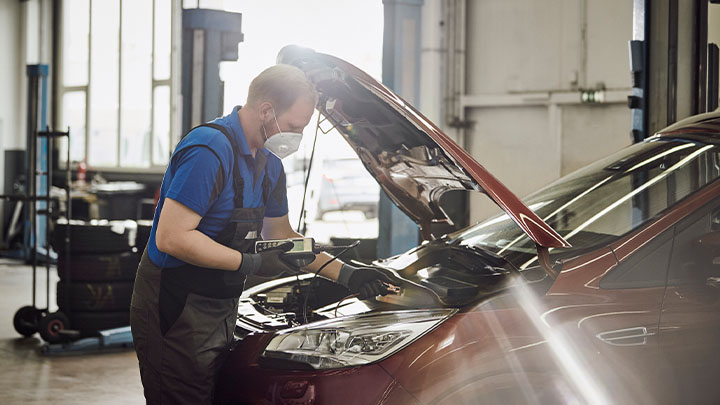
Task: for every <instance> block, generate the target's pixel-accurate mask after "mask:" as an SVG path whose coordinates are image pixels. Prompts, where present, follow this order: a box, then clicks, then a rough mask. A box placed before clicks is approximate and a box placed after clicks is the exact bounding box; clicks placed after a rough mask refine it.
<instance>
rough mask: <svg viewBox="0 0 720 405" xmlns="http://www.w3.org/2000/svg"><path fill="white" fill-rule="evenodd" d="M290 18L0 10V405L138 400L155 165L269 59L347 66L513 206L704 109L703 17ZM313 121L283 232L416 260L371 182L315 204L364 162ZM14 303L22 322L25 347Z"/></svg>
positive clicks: (179, 7)
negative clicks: (446, 142)
mask: <svg viewBox="0 0 720 405" xmlns="http://www.w3.org/2000/svg"><path fill="white" fill-rule="evenodd" d="M302 3H306V2H295V1H292V0H248V1H231V0H194V1H193V0H152V1H148V0H135V1H133V0H2V1H1V2H0V49H2V50H3V51H4V52H3V53H4V54H5V55H6V56H5V57H3V58H2V59H0V88H2V89H4V93H5V95H4V96H3V97H1V98H0V167H2V169H3V175H2V176H0V194H2V197H3V198H2V199H0V213H2V215H0V229H1V230H2V235H1V238H0V249H1V250H0V280H1V281H0V359H1V360H0V362H1V363H2V364H3V367H1V368H0V388H1V389H0V403H4V404H13V403H60V404H71V403H72V404H77V403H98V402H100V403H118V404H120V403H127V404H134V403H142V402H143V401H144V397H143V387H142V384H141V381H140V375H139V371H138V366H137V358H136V355H135V352H134V350H133V349H132V340H131V339H130V336H129V330H127V328H125V327H126V326H127V325H128V315H127V310H129V297H130V293H131V291H132V280H133V277H134V273H133V272H132V269H133V268H134V267H133V266H136V265H137V260H138V259H139V256H138V252H140V253H141V252H142V250H143V249H144V246H145V244H146V243H147V238H148V237H149V232H150V226H151V224H152V219H153V214H154V209H155V204H156V203H157V197H158V192H159V187H160V185H161V183H162V180H163V174H164V171H165V168H166V166H167V164H168V161H169V159H170V157H171V154H172V152H173V148H174V146H175V145H176V144H177V143H178V142H179V141H180V139H181V138H182V136H183V134H185V133H186V132H187V131H189V130H190V129H191V128H193V127H195V126H196V125H198V124H201V123H203V122H206V121H209V120H212V119H214V118H215V117H218V116H221V115H224V114H227V113H229V112H230V111H231V110H232V108H233V106H235V105H242V104H243V103H244V102H245V99H244V97H245V94H246V89H247V86H248V84H249V81H250V79H251V78H252V77H254V76H255V75H256V74H257V73H259V72H260V71H261V70H262V69H264V68H265V67H268V66H270V65H273V64H274V63H275V57H276V55H277V53H278V51H280V49H281V48H282V47H283V46H285V45H289V44H297V45H301V46H304V47H308V48H311V49H314V50H315V51H317V52H321V53H327V54H330V55H334V56H337V57H340V58H342V59H344V60H346V61H348V62H350V63H352V64H355V65H356V66H358V67H359V68H360V69H362V70H364V71H365V72H367V73H368V74H369V75H371V76H373V77H374V78H375V79H377V80H378V81H379V82H382V83H383V84H384V85H385V86H387V87H388V88H390V89H392V90H393V91H395V92H396V93H397V94H399V95H400V96H401V97H402V98H403V99H404V100H405V101H406V102H407V103H409V104H411V105H413V106H414V107H415V108H416V109H417V110H418V111H420V112H421V113H422V114H423V115H424V116H425V117H427V118H428V119H429V120H430V121H432V122H434V123H435V124H436V125H437V126H438V127H439V128H440V129H441V130H442V131H444V132H445V133H446V134H447V135H448V136H449V137H450V138H451V139H452V140H453V141H455V142H456V143H457V144H458V145H459V146H460V147H461V148H462V149H464V150H465V151H467V152H468V153H469V154H470V155H471V156H472V157H473V158H474V159H475V160H477V161H478V162H479V163H480V164H481V165H482V166H484V167H485V168H486V169H487V170H488V171H489V172H491V173H492V174H493V175H494V176H496V177H497V179H498V180H500V181H501V182H502V183H503V184H505V186H507V188H508V189H510V190H511V191H512V192H513V193H514V194H515V195H517V196H519V197H520V198H521V199H522V198H524V197H526V196H528V195H531V194H532V193H533V192H535V191H537V190H539V189H541V188H542V187H544V186H546V185H548V184H551V183H553V182H554V181H556V180H557V179H559V178H560V177H562V176H565V175H567V174H570V173H572V172H574V171H575V170H577V169H580V168H582V167H584V166H586V165H587V164H589V163H591V162H594V161H596V160H598V159H600V158H603V157H606V156H608V155H610V154H612V153H614V152H616V151H618V150H620V149H621V148H624V147H627V146H629V145H632V144H633V143H637V142H640V141H642V140H644V139H646V138H649V137H651V136H653V135H654V134H655V133H656V132H657V131H659V130H661V129H663V128H665V127H667V126H669V125H671V124H673V123H676V122H678V121H681V120H683V119H685V118H687V117H691V116H694V115H696V114H701V113H705V112H711V111H715V110H716V109H717V108H718V101H719V98H718V82H719V74H718V69H719V64H720V62H719V59H718V58H719V54H720V52H719V51H718V45H720V1H715V0H657V1H656V0H652V1H651V0H633V1H626V0H605V1H590V0H546V1H542V2H538V1H530V0H511V1H508V0H382V1H381V0H373V1H368V0H363V1H358V0H356V1H353V0H345V1H338V0H318V1H314V2H312V5H311V4H309V3H310V2H307V3H308V4H302ZM314 123H315V118H314V119H313V120H312V121H311V124H310V125H308V127H307V128H305V132H304V137H303V143H302V144H301V148H300V152H298V153H297V154H295V155H293V156H292V157H291V158H288V159H286V160H283V164H284V166H285V171H286V176H287V182H288V184H287V185H288V200H289V205H290V207H289V209H290V214H289V218H290V223H291V224H292V226H293V227H296V225H297V229H298V230H299V231H300V233H303V234H305V235H306V236H309V237H313V238H315V240H316V241H317V242H321V243H324V244H329V245H347V244H349V243H352V242H353V241H355V240H360V241H361V244H360V247H361V248H358V249H355V250H354V251H353V252H352V253H351V254H352V255H354V257H353V258H354V259H356V260H359V261H366V262H368V261H373V260H376V259H378V258H388V257H391V256H393V255H397V254H400V253H403V252H406V251H408V250H409V249H412V248H414V247H415V246H417V245H418V244H419V242H421V241H422V237H421V234H420V231H419V230H418V226H417V224H416V223H414V222H413V221H411V220H410V219H409V218H408V217H407V216H406V215H405V214H404V213H403V212H402V211H401V210H400V209H398V208H396V207H395V206H394V204H393V201H392V199H391V198H389V197H388V196H387V195H386V194H385V193H383V191H381V189H380V188H379V187H378V186H377V185H375V184H374V183H372V182H370V183H362V182H365V181H368V178H370V177H366V178H360V177H358V178H357V179H355V180H353V181H355V182H357V183H355V185H356V187H362V188H363V189H365V190H367V192H365V193H364V194H367V195H371V198H370V200H369V202H368V201H363V202H362V203H357V204H355V205H352V204H348V205H347V206H343V205H342V204H338V205H337V206H327V205H324V203H326V202H327V200H328V199H333V196H332V195H328V194H324V193H323V191H322V188H323V181H324V180H323V179H330V180H329V181H331V182H332V176H333V174H334V173H339V172H340V170H346V171H347V172H348V173H350V172H356V169H357V168H358V167H359V166H357V164H358V163H359V162H358V161H357V157H356V156H355V155H352V154H351V152H352V150H351V149H350V148H349V147H348V146H347V145H345V144H344V143H343V140H342V138H341V137H340V135H339V134H337V133H332V132H328V133H327V134H324V133H322V132H321V133H320V135H319V139H318V141H317V146H314V143H313V138H314V137H315V135H316V131H315V124H314ZM323 137H325V138H323ZM333 137H334V138H333ZM35 140H36V141H35ZM316 151H317V152H318V153H317V155H315V153H314V152H316ZM349 155H350V156H349ZM311 156H314V158H313V157H311ZM310 159H315V161H314V164H313V165H312V170H310V174H309V175H308V174H307V170H308V167H309V165H310V164H311V160H310ZM335 161H342V162H340V163H341V164H343V165H344V164H347V165H348V168H347V169H338V167H339V166H337V164H340V163H337V162H336V163H334V162H335ZM32 162H34V164H35V165H36V168H37V170H36V171H35V174H31V173H32V166H31V165H32V164H33V163H32ZM353 162H354V163H353ZM333 165H336V166H333ZM333 170H335V171H336V172H333ZM363 175H364V173H363ZM368 176H369V175H368ZM336 181H337V178H336ZM359 184H362V186H358V185H359ZM335 197H337V196H335ZM337 198H339V197H337ZM443 198H444V200H443V202H444V203H443V209H444V210H445V212H446V213H447V214H448V216H449V217H450V218H451V219H452V222H453V224H452V226H450V227H449V228H448V229H447V232H448V233H449V232H452V231H457V230H459V229H462V228H464V227H466V226H468V225H472V224H475V223H478V221H481V220H484V219H486V218H489V217H490V216H492V215H496V214H498V213H501V212H502V211H501V209H500V208H499V207H498V205H497V204H496V203H494V202H493V201H492V200H491V199H489V198H487V196H485V195H483V194H481V193H469V192H465V191H453V192H450V193H448V194H446V195H445V197H443ZM531 208H532V207H531ZM68 219H70V225H69V222H68ZM73 221H75V222H73ZM80 221H82V223H83V224H85V225H79V224H80V223H81V222H80ZM90 224H92V225H90ZM71 225H72V226H71ZM84 227H86V228H89V227H94V228H93V229H92V230H90V229H86V228H84ZM69 228H73V231H72V232H70V233H67V232H66V231H67V230H68V229H69ZM95 228H102V231H100V233H99V234H94V233H93V232H97V229H95ZM83 232H89V234H87V235H83ZM103 232H104V233H103ZM68 235H70V236H68ZM73 235H74V236H73ZM97 235H99V236H97ZM71 246H72V248H71ZM71 250H72V252H71ZM73 255H76V256H73ZM72 257H75V260H76V263H77V262H79V263H84V265H86V266H88V268H90V267H92V269H96V270H97V271H98V272H106V273H107V274H110V273H113V274H112V275H108V276H107V278H103V276H100V275H99V276H91V277H90V278H91V281H89V282H92V283H97V285H100V284H102V285H104V286H108V285H111V286H112V287H115V294H116V295H115V296H114V297H113V298H111V299H110V300H111V301H112V302H111V303H109V304H108V303H107V301H103V300H104V299H107V296H103V294H106V290H92V291H90V292H87V291H86V290H85V289H84V287H83V286H84V285H85V284H83V283H86V281H87V280H81V281H77V283H78V285H75V286H73V285H67V286H63V284H62V283H63V281H62V278H63V277H62V272H63V270H60V273H61V274H60V275H58V272H59V270H58V268H59V267H62V266H63V264H62V263H63V261H65V262H66V263H67V261H68V260H70V259H69V258H72ZM133 260H134V261H133ZM66 265H67V264H66ZM93 266H94V267H93ZM127 269H130V270H127ZM65 271H66V270H65ZM128 271H130V273H129V274H124V273H123V272H125V273H127V272H128ZM117 273H123V274H120V275H118V274H117ZM68 277H69V276H68ZM92 277H96V278H95V279H92ZM70 283H71V282H70ZM80 284H82V285H80ZM58 291H62V292H60V293H59V294H60V295H63V294H64V295H66V296H71V298H70V301H73V298H72V297H76V298H77V300H76V301H77V302H78V303H77V304H72V305H73V306H74V307H73V309H72V311H76V312H75V317H74V318H68V317H67V316H65V315H62V314H61V315H62V316H59V315H57V314H58V312H60V313H62V310H61V309H60V308H59V303H60V302H61V301H62V297H60V296H58V295H59V294H58ZM93 291H94V293H93ZM86 296H87V299H86V300H83V297H86ZM81 301H82V302H81ZM86 301H91V302H90V303H87V302H86ZM73 302H74V301H73ZM125 303H126V307H127V308H128V309H127V310H126V309H123V305H125ZM98 305H99V306H98ZM103 305H106V306H103ZM28 306H29V307H31V309H29V310H27V311H31V312H32V309H33V308H34V309H35V312H36V313H37V315H36V317H37V324H35V325H25V327H26V328H30V330H28V331H27V332H28V336H27V337H24V336H21V335H20V334H19V333H18V331H17V313H18V310H19V309H20V308H24V307H28ZM83 314H85V315H86V316H85V317H83ZM58 321H59V322H60V323H61V324H63V327H62V329H64V330H61V331H60V332H58V331H57V328H56V329H54V331H55V332H56V333H51V332H46V333H45V335H42V336H41V334H40V333H34V330H39V329H42V328H45V329H47V328H50V329H51V330H52V328H53V326H52V325H53V322H58ZM14 322H15V325H14ZM73 323H75V325H73ZM78 325H83V326H80V327H78ZM108 330H110V331H112V333H110V334H105V335H100V334H99V333H100V332H101V331H108ZM98 336H100V337H98ZM82 339H85V340H84V341H83V342H84V343H85V344H86V346H82V347H80V345H78V344H77V343H78V342H80V341H81V340H82ZM73 342H74V343H75V345H74V346H73V344H72V343H73ZM105 345H106V346H105ZM318 403H321V402H318Z"/></svg>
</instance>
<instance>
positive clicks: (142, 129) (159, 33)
mask: <svg viewBox="0 0 720 405" xmlns="http://www.w3.org/2000/svg"><path fill="white" fill-rule="evenodd" d="M172 7H173V5H172V4H171V1H170V0H64V1H63V2H62V25H61V36H62V39H61V50H60V51H61V66H60V75H59V77H60V83H59V85H60V86H59V89H60V93H61V97H60V99H59V101H60V106H59V110H60V123H61V128H67V127H69V128H70V136H71V139H70V159H71V160H72V161H74V162H79V161H83V160H85V161H86V162H87V163H88V165H89V166H91V167H94V168H120V167H122V168H151V167H158V168H162V167H164V166H165V165H166V164H167V161H168V158H169V155H170V144H171V142H170V137H171V133H170V127H171V125H170V123H171V114H170V112H171V92H170V85H171V84H170V77H171V73H172V72H171V63H170V51H171V16H172ZM62 148H63V149H64V148H67V145H66V144H64V145H62ZM66 151H67V149H64V150H61V153H60V156H63V157H64V156H67V152H66Z"/></svg>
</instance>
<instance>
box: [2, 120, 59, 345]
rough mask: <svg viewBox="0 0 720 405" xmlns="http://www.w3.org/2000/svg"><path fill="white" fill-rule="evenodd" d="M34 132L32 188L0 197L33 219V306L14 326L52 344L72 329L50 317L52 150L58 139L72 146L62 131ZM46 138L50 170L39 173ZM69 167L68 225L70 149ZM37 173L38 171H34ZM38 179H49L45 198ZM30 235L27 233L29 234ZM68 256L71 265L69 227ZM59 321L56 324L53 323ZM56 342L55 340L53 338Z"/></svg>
mask: <svg viewBox="0 0 720 405" xmlns="http://www.w3.org/2000/svg"><path fill="white" fill-rule="evenodd" d="M33 132H34V133H35V136H34V137H33V141H32V142H29V143H28V144H29V145H30V150H29V152H28V162H29V165H30V168H29V172H30V176H27V177H28V178H27V179H26V181H27V182H28V183H29V184H28V187H26V190H28V191H29V192H27V193H26V194H24V195H0V198H3V199H5V200H10V201H18V202H24V203H27V205H26V207H25V210H26V213H27V216H28V217H29V221H26V222H29V224H30V225H29V228H30V239H31V241H32V242H31V243H32V246H31V247H30V249H26V250H29V252H30V255H29V256H30V257H29V258H28V257H27V256H26V259H29V261H30V263H31V264H32V306H31V307H28V306H25V307H22V308H20V309H19V310H18V312H17V313H16V314H15V319H14V320H13V323H14V324H15V328H16V330H17V329H19V328H18V324H17V322H21V324H20V326H21V327H22V328H21V330H18V332H19V333H20V334H22V335H24V336H30V335H32V334H33V333H34V332H35V331H38V330H40V331H41V336H42V337H43V339H45V340H48V336H51V335H55V336H57V337H58V339H59V338H60V335H59V334H56V333H52V332H59V331H60V330H62V329H65V328H66V327H67V326H68V322H63V319H67V318H66V317H65V316H64V315H63V314H60V315H61V316H60V318H61V319H60V324H58V323H57V321H56V320H54V319H53V318H54V317H53V316H51V315H53V314H51V313H50V249H51V247H50V218H51V216H52V214H53V210H52V205H51V202H52V200H53V198H52V197H51V195H50V193H51V190H52V178H53V159H52V150H53V145H54V139H55V138H60V137H64V138H67V139H68V145H69V143H70V131H66V132H60V131H51V130H50V129H48V128H46V130H45V131H41V132H35V131H34V129H33ZM42 138H45V139H46V140H47V150H48V153H47V155H46V156H47V162H46V163H47V166H46V167H47V169H46V170H45V171H42V170H38V161H37V141H38V140H39V139H42ZM67 162H68V163H67V167H66V169H65V177H66V182H67V186H66V187H65V198H66V216H67V220H68V223H69V222H70V219H71V218H72V200H71V195H70V194H71V190H70V189H71V187H70V186H71V181H72V178H71V170H70V148H69V147H68V148H67ZM33 169H34V170H33ZM38 175H45V176H46V178H47V181H46V184H45V195H38V185H37V181H36V176H38ZM39 201H44V202H45V208H44V209H40V210H38V209H37V203H38V202H39ZM39 215H43V216H44V217H45V271H46V286H45V298H46V303H47V307H46V308H44V309H40V308H38V306H37V294H36V290H37V267H38V254H37V248H38V238H37V224H38V216H39ZM26 232H27V230H26ZM65 254H66V255H67V256H66V258H67V260H68V263H69V262H70V227H69V226H68V228H67V232H66V235H65ZM53 321H55V323H52V322H53ZM47 323H52V324H51V325H45V324H47ZM43 326H47V327H50V328H51V329H53V330H49V331H43V330H42V329H43V328H42V327H43ZM50 339H52V337H50Z"/></svg>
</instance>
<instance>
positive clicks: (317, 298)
mask: <svg viewBox="0 0 720 405" xmlns="http://www.w3.org/2000/svg"><path fill="white" fill-rule="evenodd" d="M509 266H510V265H509V264H508V263H506V262H505V261H504V260H503V259H501V258H499V257H495V256H493V255H492V254H490V253H488V252H486V251H481V250H474V249H469V248H467V247H457V246H450V245H448V244H447V243H443V242H440V241H435V242H431V243H426V244H423V245H421V246H419V247H417V248H415V249H413V250H411V251H409V252H407V253H405V254H402V255H399V256H395V257H392V258H389V259H385V260H379V261H376V262H374V263H373V265H372V267H374V268H375V269H377V270H379V271H382V272H383V273H385V274H386V275H387V276H388V278H390V280H392V284H393V285H395V286H397V287H399V290H398V291H399V293H398V294H389V295H387V296H378V297H376V298H374V299H369V300H358V299H357V298H356V297H353V296H352V295H351V294H350V292H349V291H348V290H347V288H345V287H343V286H341V285H339V284H336V283H334V282H332V281H330V280H327V279H325V278H322V277H315V276H314V275H313V274H303V275H298V276H292V277H286V278H282V279H277V280H272V281H268V282H266V283H263V284H259V285H257V286H255V287H253V288H251V289H248V290H247V291H245V293H244V294H243V295H242V297H240V302H239V305H238V321H237V328H236V332H235V333H236V338H237V339H242V338H243V337H244V336H246V335H247V334H249V333H259V332H274V331H279V330H283V329H286V328H290V327H295V326H300V325H304V324H307V323H311V322H316V321H320V320H325V319H331V318H335V317H339V316H346V315H356V314H361V313H366V312H370V311H393V310H401V309H408V308H412V309H420V308H440V307H456V308H460V307H464V306H467V305H470V304H472V303H475V302H478V301H479V300H481V299H483V298H486V297H488V296H490V295H493V294H495V293H497V292H499V291H501V290H503V289H504V288H505V287H506V286H507V284H508V283H507V281H508V280H509V279H510V277H508V276H509V275H510V274H511V272H512V269H511V268H510V267H509Z"/></svg>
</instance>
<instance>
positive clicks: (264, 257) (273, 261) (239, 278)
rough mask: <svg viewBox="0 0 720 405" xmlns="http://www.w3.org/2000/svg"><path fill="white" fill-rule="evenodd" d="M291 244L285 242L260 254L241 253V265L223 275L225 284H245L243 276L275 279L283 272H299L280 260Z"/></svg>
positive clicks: (290, 247)
mask: <svg viewBox="0 0 720 405" xmlns="http://www.w3.org/2000/svg"><path fill="white" fill-rule="evenodd" d="M292 247H293V244H292V242H286V243H283V244H281V245H278V246H276V247H274V248H271V249H267V250H263V251H262V252H260V253H243V254H242V263H240V267H239V268H238V269H237V271H228V272H227V273H226V274H224V275H223V277H224V279H225V282H226V283H227V284H237V283H240V282H243V283H244V282H245V276H260V277H267V278H270V277H276V276H279V275H280V274H282V273H283V272H286V271H288V272H299V271H300V269H299V268H297V267H295V266H293V265H292V264H290V263H288V262H286V261H285V260H283V259H282V257H281V256H282V254H283V253H285V252H287V251H288V250H290V249H292Z"/></svg>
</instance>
